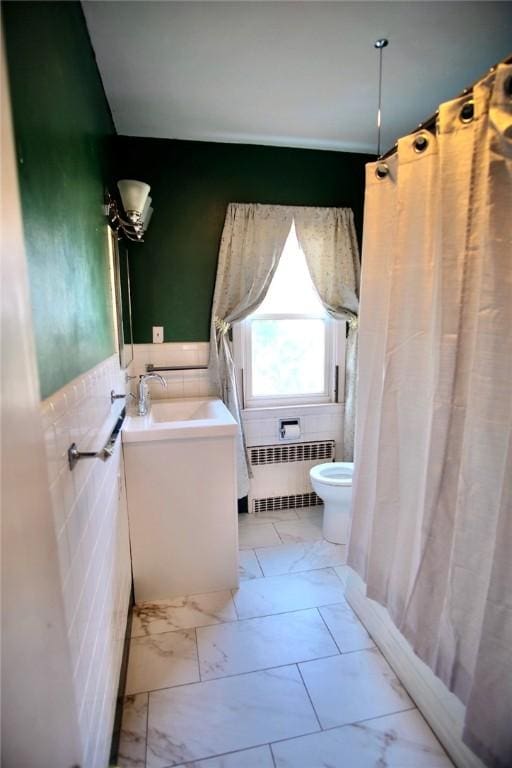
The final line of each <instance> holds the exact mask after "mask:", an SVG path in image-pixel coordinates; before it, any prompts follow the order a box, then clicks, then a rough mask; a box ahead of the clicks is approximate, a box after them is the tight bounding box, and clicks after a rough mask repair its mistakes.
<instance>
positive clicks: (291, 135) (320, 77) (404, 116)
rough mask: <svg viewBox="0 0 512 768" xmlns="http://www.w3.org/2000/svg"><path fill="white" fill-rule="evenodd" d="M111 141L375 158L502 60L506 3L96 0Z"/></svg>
mask: <svg viewBox="0 0 512 768" xmlns="http://www.w3.org/2000/svg"><path fill="white" fill-rule="evenodd" d="M83 7H84V12H85V16H86V20H87V24H88V27H89V32H90V35H91V40H92V44H93V46H94V49H95V52H96V56H97V59H98V64H99V68H100V72H101V76H102V78H103V83H104V85H105V90H106V93H107V97H108V100H109V102H110V106H111V108H112V113H113V116H114V121H115V124H116V128H117V131H118V132H119V133H120V134H124V135H129V136H152V137H160V138H173V139H197V140H201V141H227V142H245V143H250V144H274V145H278V146H290V147H316V148H321V149H339V150H351V151H356V152H367V151H369V152H374V151H375V148H376V128H375V120H376V107H377V81H378V53H377V51H376V50H375V49H374V48H373V42H374V41H375V40H376V39H377V38H379V37H387V38H389V47H388V48H387V49H386V50H385V51H384V73H383V110H382V120H383V147H387V146H389V145H391V144H392V143H393V142H394V140H395V138H397V137H398V136H400V135H402V134H403V133H406V132H408V131H409V130H411V129H412V128H413V127H414V126H415V125H416V124H417V123H418V122H419V121H421V120H422V119H423V118H425V117H427V116H428V115H429V114H430V113H431V112H433V111H434V110H435V109H436V107H437V105H438V103H439V102H440V101H445V100H447V99H450V98H453V97H454V96H456V95H457V94H458V92H459V91H461V90H462V89H463V88H464V87H465V86H466V85H468V84H470V83H471V82H472V81H473V80H475V79H476V78H477V77H479V76H480V75H481V74H483V72H484V71H485V69H486V68H488V67H489V66H491V65H492V64H494V63H496V62H497V61H498V60H499V59H501V58H503V57H504V56H506V55H507V54H509V53H510V50H509V49H510V48H511V47H512V3H511V2H362V1H361V2H190V1H189V2H171V1H168V2H152V1H149V0H144V1H140V0H139V1H135V2H134V1H133V0H132V1H131V2H124V1H121V2H111V1H110V0H109V1H107V2H96V1H92V0H85V2H83Z"/></svg>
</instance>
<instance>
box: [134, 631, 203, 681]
mask: <svg viewBox="0 0 512 768" xmlns="http://www.w3.org/2000/svg"><path fill="white" fill-rule="evenodd" d="M197 680H199V664H198V661H197V646H196V633H195V630H194V629H183V630H178V631H175V632H163V633H161V634H159V635H150V636H149V637H134V638H132V640H131V643H130V655H129V659H128V674H127V680H126V693H127V694H131V693H141V692H142V691H154V690H157V689H158V688H168V687H169V686H171V685H183V684H184V683H193V682H196V681H197Z"/></svg>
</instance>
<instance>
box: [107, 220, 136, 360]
mask: <svg viewBox="0 0 512 768" xmlns="http://www.w3.org/2000/svg"><path fill="white" fill-rule="evenodd" d="M108 229H109V233H110V243H111V252H112V275H113V283H114V286H113V287H114V304H115V316H116V317H115V322H116V336H117V349H118V353H119V365H120V366H121V370H126V369H127V368H128V366H129V365H130V363H131V362H132V361H133V327H132V297H131V286H130V258H129V251H128V248H126V247H125V248H123V251H124V260H125V262H126V294H127V295H126V297H125V302H124V304H123V280H122V274H121V259H122V258H123V254H122V253H121V250H120V248H119V236H118V234H117V232H114V231H112V230H111V229H110V227H109V228H108ZM123 306H124V307H126V308H127V309H128V318H127V320H128V332H129V338H128V339H127V338H125V318H124V313H123Z"/></svg>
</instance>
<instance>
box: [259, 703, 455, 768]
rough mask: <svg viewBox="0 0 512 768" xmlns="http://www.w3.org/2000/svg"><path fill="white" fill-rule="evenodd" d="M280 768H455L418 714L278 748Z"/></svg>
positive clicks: (275, 747) (368, 723)
mask: <svg viewBox="0 0 512 768" xmlns="http://www.w3.org/2000/svg"><path fill="white" fill-rule="evenodd" d="M272 751H273V753H274V758H275V761H276V766H277V768H450V766H452V762H451V760H450V759H449V758H448V757H447V755H446V754H445V752H444V750H443V748H442V747H441V745H440V744H439V742H438V741H437V739H436V737H435V736H434V734H433V733H432V731H431V730H430V728H429V727H428V725H427V724H426V722H425V721H424V720H423V718H422V716H421V715H420V713H419V712H418V710H417V709H413V710H411V711H409V712H400V713H399V714H396V715H388V716H386V717H379V718H377V719H376V720H366V721H365V722H364V723H356V724H355V725H345V726H343V727H341V728H333V729H332V730H329V731H323V732H322V733H316V734H312V735H310V736H301V737H299V738H297V739H291V740H290V741H282V742H280V743H279V744H272Z"/></svg>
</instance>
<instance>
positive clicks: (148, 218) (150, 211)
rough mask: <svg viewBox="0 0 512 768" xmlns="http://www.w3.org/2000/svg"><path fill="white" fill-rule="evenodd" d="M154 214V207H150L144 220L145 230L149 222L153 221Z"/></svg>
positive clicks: (143, 226) (143, 227)
mask: <svg viewBox="0 0 512 768" xmlns="http://www.w3.org/2000/svg"><path fill="white" fill-rule="evenodd" d="M152 215H153V209H152V208H151V207H150V208H148V212H147V213H146V217H145V219H144V221H143V223H142V229H143V231H144V232H145V231H146V229H147V228H148V224H149V222H150V221H151V217H152Z"/></svg>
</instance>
